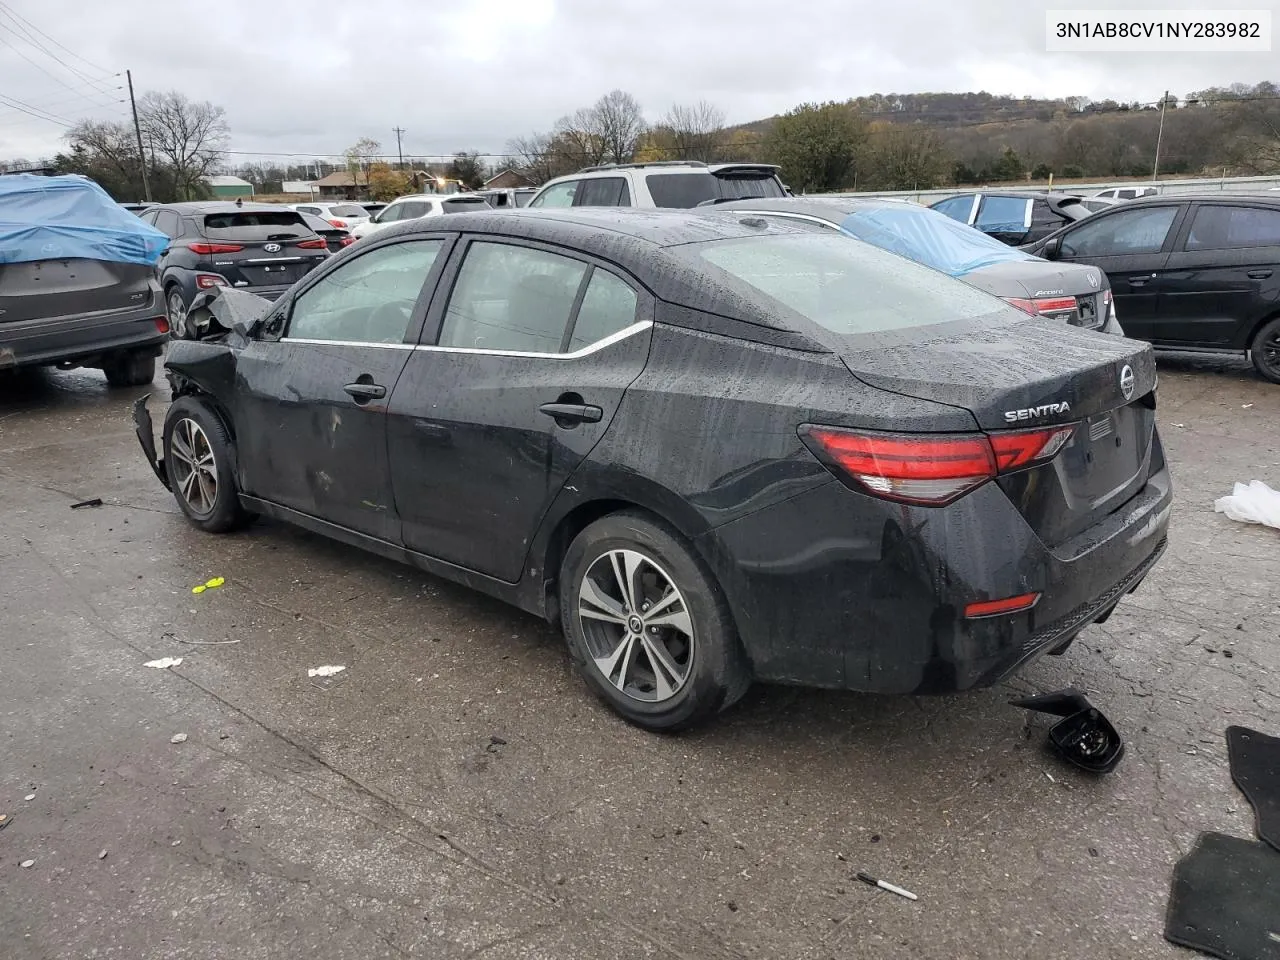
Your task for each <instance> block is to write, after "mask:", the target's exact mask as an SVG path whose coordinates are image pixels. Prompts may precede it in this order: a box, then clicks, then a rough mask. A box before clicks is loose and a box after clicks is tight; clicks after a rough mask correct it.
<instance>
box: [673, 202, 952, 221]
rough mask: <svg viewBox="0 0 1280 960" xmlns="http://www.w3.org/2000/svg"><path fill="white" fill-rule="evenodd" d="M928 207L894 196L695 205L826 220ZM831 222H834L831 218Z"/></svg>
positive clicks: (934, 213)
mask: <svg viewBox="0 0 1280 960" xmlns="http://www.w3.org/2000/svg"><path fill="white" fill-rule="evenodd" d="M904 205H905V206H911V207H915V208H917V209H919V210H922V211H923V210H928V207H922V206H920V204H918V203H911V201H909V200H898V199H896V198H893V197H760V198H759V199H754V198H747V199H745V200H727V201H725V202H724V203H717V204H714V205H707V206H705V207H695V208H694V209H696V210H702V211H705V212H711V211H729V212H732V211H734V210H760V211H762V212H764V211H767V212H770V213H798V214H803V215H804V216H808V217H819V218H821V219H827V220H830V219H832V218H833V217H834V218H836V219H839V220H842V219H844V218H845V217H847V216H848V215H849V214H851V213H856V212H857V211H859V210H874V209H877V208H884V207H892V208H893V209H895V210H897V209H899V208H901V207H903V206H904ZM929 216H941V214H939V213H938V212H937V211H930V213H929ZM832 222H835V221H834V220H832Z"/></svg>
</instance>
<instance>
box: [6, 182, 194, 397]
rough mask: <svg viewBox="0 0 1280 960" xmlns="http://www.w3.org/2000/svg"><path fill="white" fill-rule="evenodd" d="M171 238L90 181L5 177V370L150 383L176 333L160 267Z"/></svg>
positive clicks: (120, 383) (125, 383) (116, 382)
mask: <svg viewBox="0 0 1280 960" xmlns="http://www.w3.org/2000/svg"><path fill="white" fill-rule="evenodd" d="M168 242H169V241H168V238H167V237H165V236H164V234H162V233H160V232H159V231H158V230H156V229H155V228H154V227H151V226H149V225H148V224H145V223H143V222H142V221H141V220H139V219H138V218H137V217H136V216H134V215H133V214H132V213H129V212H128V211H126V210H124V209H123V208H121V207H120V206H119V205H118V204H116V203H115V202H114V201H113V200H112V199H111V198H110V197H109V196H108V195H107V194H106V192H105V191H103V190H102V188H101V187H99V186H98V185H97V184H96V183H94V182H93V181H91V180H87V179H85V178H84V177H76V176H64V177H42V176H35V175H29V174H18V175H6V176H3V177H0V371H3V370H5V369H12V368H15V367H26V366H56V367H60V368H63V369H68V368H71V367H99V368H101V369H102V371H103V373H104V374H106V378H107V382H108V383H109V384H111V385H112V386H138V385H141V384H146V383H150V382H151V380H152V379H153V378H154V376H155V364H156V357H157V356H159V355H160V353H161V352H162V351H163V349H164V344H165V343H166V342H167V341H168V339H169V324H168V319H167V317H166V315H165V304H164V297H163V294H162V292H161V290H160V286H159V283H158V281H157V278H156V270H155V265H154V264H155V261H156V260H157V259H158V258H159V256H160V254H161V253H162V252H163V250H164V248H165V246H167V245H168Z"/></svg>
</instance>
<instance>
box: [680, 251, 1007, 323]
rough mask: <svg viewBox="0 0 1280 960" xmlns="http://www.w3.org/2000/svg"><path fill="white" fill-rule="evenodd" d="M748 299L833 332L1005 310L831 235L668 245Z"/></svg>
mask: <svg viewBox="0 0 1280 960" xmlns="http://www.w3.org/2000/svg"><path fill="white" fill-rule="evenodd" d="M672 252H673V253H674V254H675V255H676V256H678V257H682V258H685V259H686V260H695V261H697V263H698V265H699V266H701V267H703V268H704V269H706V270H708V271H709V272H711V273H712V274H713V275H715V277H716V278H717V279H719V280H720V281H721V282H723V283H725V284H726V285H727V286H729V287H730V288H732V289H735V290H737V291H739V292H741V293H743V294H744V295H746V296H748V297H750V298H751V299H754V300H757V301H759V300H760V299H761V296H762V295H763V297H764V298H766V300H767V301H772V304H770V305H771V306H772V305H775V304H776V305H777V306H781V307H783V308H785V309H786V310H789V311H792V312H794V313H797V314H799V315H800V316H801V317H804V318H805V319H807V320H810V321H812V322H813V323H816V324H818V325H819V326H821V327H824V328H825V329H827V330H830V331H832V332H834V333H838V334H859V333H877V332H880V331H884V330H903V329H907V328H910V327H923V326H928V325H930V324H934V323H943V322H946V321H951V320H968V319H972V318H974V317H980V316H985V315H989V314H992V313H996V312H998V311H1001V310H1006V309H1008V307H1007V305H1006V304H1005V303H1004V302H1003V301H1002V300H999V299H997V298H996V297H993V296H991V295H990V294H988V293H983V292H982V291H980V290H977V289H975V288H974V287H971V286H969V285H968V284H965V283H962V282H960V281H959V280H953V279H952V278H950V277H947V276H944V275H943V274H940V273H938V272H937V271H936V270H933V269H930V268H928V267H923V266H919V265H917V264H914V263H912V262H910V261H909V260H904V259H903V258H902V257H900V256H897V255H896V254H892V253H887V252H885V251H883V250H880V249H878V248H876V247H872V246H869V245H867V244H861V243H850V242H849V240H848V238H846V237H842V236H840V235H839V234H836V233H829V234H803V235H801V234H792V235H786V236H779V235H776V234H775V235H773V236H760V237H743V238H741V239H736V240H713V241H710V242H707V243H697V244H688V245H686V246H682V247H676V248H672Z"/></svg>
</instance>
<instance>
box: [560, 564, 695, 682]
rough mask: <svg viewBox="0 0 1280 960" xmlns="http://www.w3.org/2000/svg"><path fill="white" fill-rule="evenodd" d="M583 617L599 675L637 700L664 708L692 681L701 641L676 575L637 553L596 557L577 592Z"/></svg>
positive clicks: (579, 610)
mask: <svg viewBox="0 0 1280 960" xmlns="http://www.w3.org/2000/svg"><path fill="white" fill-rule="evenodd" d="M578 617H579V624H580V626H581V628H582V633H583V637H584V639H585V640H586V645H587V649H588V652H589V654H590V656H591V660H592V662H593V663H594V664H595V667H596V669H597V670H599V671H600V675H601V676H602V677H604V678H605V679H606V680H607V681H608V682H609V683H611V684H612V685H613V686H614V687H615V688H616V689H617V690H619V691H620V692H621V693H623V694H625V695H626V696H628V697H631V698H632V699H635V700H640V701H643V702H646V703H661V702H663V701H665V700H670V699H671V698H672V697H673V696H675V695H676V694H677V693H679V691H680V689H681V688H682V687H683V686H684V685H685V681H687V680H688V679H689V671H690V668H691V667H692V666H693V659H694V653H695V650H696V640H695V636H694V628H693V621H692V619H691V618H690V616H689V609H688V607H687V606H686V605H685V600H684V596H683V595H682V594H681V593H680V589H679V588H678V587H677V586H676V584H675V582H674V581H673V580H672V578H671V576H670V575H669V574H668V573H667V572H666V571H665V570H663V569H662V567H660V566H659V565H658V564H657V563H656V562H654V561H653V560H651V559H650V558H649V557H646V556H644V555H643V554H641V553H638V552H637V551H635V550H627V549H622V550H610V551H609V552H608V553H605V554H602V555H601V556H599V557H598V558H596V560H595V562H594V563H592V565H591V566H590V567H589V568H588V570H587V574H586V576H585V577H583V578H582V586H581V588H580V589H579V591H578Z"/></svg>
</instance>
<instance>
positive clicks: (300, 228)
mask: <svg viewBox="0 0 1280 960" xmlns="http://www.w3.org/2000/svg"><path fill="white" fill-rule="evenodd" d="M310 234H311V228H310V227H308V226H307V225H306V222H305V221H303V219H302V214H300V213H298V212H297V211H296V210H279V211H276V210H263V211H261V212H256V211H252V212H236V213H208V214H205V218H204V235H205V236H206V237H210V238H213V239H227V240H290V239H292V238H294V237H306V236H310Z"/></svg>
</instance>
